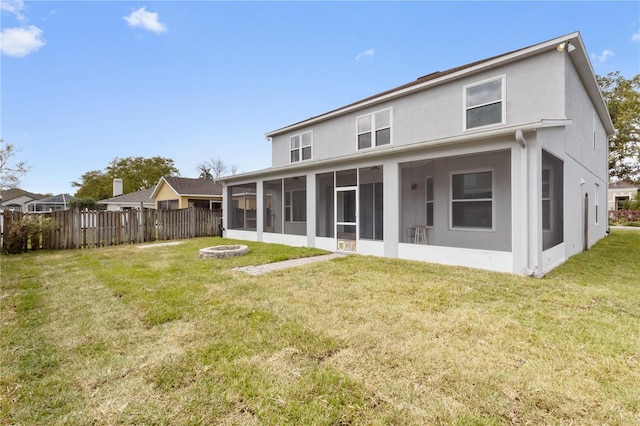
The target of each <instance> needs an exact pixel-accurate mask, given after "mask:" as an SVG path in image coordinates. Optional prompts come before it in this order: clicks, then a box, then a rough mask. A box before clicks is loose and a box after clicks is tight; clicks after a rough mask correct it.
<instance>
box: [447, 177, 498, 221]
mask: <svg viewBox="0 0 640 426" xmlns="http://www.w3.org/2000/svg"><path fill="white" fill-rule="evenodd" d="M451 227H452V228H476V229H493V171H492V170H485V171H474V172H466V173H452V174H451Z"/></svg>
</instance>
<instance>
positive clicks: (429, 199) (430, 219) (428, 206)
mask: <svg viewBox="0 0 640 426" xmlns="http://www.w3.org/2000/svg"><path fill="white" fill-rule="evenodd" d="M425 186H426V189H427V194H426V200H427V201H426V214H427V217H426V222H425V224H426V225H427V226H431V227H432V226H433V176H429V177H428V178H427V182H426V185H425Z"/></svg>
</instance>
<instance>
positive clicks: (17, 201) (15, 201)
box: [0, 195, 33, 212]
mask: <svg viewBox="0 0 640 426" xmlns="http://www.w3.org/2000/svg"><path fill="white" fill-rule="evenodd" d="M31 201H33V198H31V197H28V196H26V195H23V196H20V197H16V198H12V199H11V200H6V201H3V202H2V203H0V207H1V208H3V209H6V208H7V206H14V205H18V206H20V209H18V210H19V211H22V212H26V211H27V203H29V202H31Z"/></svg>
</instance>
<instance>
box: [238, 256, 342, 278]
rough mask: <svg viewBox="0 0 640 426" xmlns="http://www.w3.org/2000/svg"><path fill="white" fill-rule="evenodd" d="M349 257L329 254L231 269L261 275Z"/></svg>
mask: <svg viewBox="0 0 640 426" xmlns="http://www.w3.org/2000/svg"><path fill="white" fill-rule="evenodd" d="M344 256H349V255H348V254H345V253H331V254H324V255H322V256H313V257H303V258H300V259H289V260H284V261H282V262H274V263H267V264H264V265H257V266H254V265H251V266H243V267H241V268H233V270H234V271H241V272H245V273H247V274H249V275H262V274H266V273H268V272H272V271H278V270H280V269H287V268H294V267H296V266H302V265H307V264H309V263H315V262H322V261H324V260H331V259H336V258H338V257H344Z"/></svg>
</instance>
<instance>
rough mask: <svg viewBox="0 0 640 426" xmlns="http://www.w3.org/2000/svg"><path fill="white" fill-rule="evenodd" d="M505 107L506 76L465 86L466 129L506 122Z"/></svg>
mask: <svg viewBox="0 0 640 426" xmlns="http://www.w3.org/2000/svg"><path fill="white" fill-rule="evenodd" d="M504 107H505V102H504V76H500V77H498V78H494V79H491V80H486V81H483V82H480V83H475V84H471V85H468V86H465V87H464V110H465V129H466V130H468V129H473V128H475V127H482V126H489V125H491V124H504V116H505V111H504Z"/></svg>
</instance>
